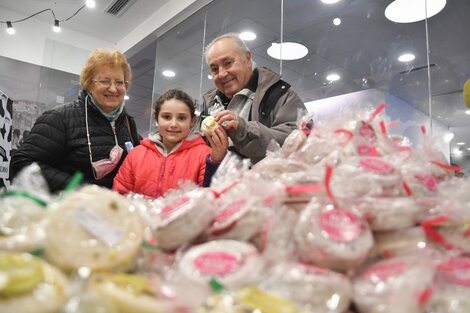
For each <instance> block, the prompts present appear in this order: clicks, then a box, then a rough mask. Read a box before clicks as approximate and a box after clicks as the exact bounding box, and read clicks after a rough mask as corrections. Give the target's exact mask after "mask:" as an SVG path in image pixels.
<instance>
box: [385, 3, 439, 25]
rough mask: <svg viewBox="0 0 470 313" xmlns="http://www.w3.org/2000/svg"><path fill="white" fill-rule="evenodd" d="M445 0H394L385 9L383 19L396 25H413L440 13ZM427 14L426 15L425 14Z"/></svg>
mask: <svg viewBox="0 0 470 313" xmlns="http://www.w3.org/2000/svg"><path fill="white" fill-rule="evenodd" d="M445 6H446V0H395V1H393V2H392V3H390V4H389V5H388V6H387V8H385V17H387V18H388V19H389V20H390V21H392V22H396V23H413V22H418V21H422V20H424V19H425V18H426V15H427V18H431V17H433V16H434V15H436V14H437V13H439V12H441V11H442V9H444V7H445ZM426 12H427V14H426Z"/></svg>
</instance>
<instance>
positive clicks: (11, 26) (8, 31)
mask: <svg viewBox="0 0 470 313" xmlns="http://www.w3.org/2000/svg"><path fill="white" fill-rule="evenodd" d="M7 33H8V34H9V35H13V34H14V33H15V29H14V28H13V25H11V22H10V21H8V22H7Z"/></svg>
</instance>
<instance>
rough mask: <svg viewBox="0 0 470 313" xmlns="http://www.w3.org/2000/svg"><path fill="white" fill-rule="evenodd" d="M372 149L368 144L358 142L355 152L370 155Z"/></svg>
mask: <svg viewBox="0 0 470 313" xmlns="http://www.w3.org/2000/svg"><path fill="white" fill-rule="evenodd" d="M373 151H374V149H373V148H371V147H370V146H368V145H364V144H359V145H357V154H359V155H360V156H370V155H373Z"/></svg>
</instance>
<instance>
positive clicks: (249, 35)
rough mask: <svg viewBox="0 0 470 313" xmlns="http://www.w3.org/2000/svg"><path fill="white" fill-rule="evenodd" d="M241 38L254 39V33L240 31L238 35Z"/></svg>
mask: <svg viewBox="0 0 470 313" xmlns="http://www.w3.org/2000/svg"><path fill="white" fill-rule="evenodd" d="M238 37H239V38H240V39H241V40H248V41H250V40H255V39H256V34H255V33H253V32H250V31H246V32H241V33H240V35H239V36H238Z"/></svg>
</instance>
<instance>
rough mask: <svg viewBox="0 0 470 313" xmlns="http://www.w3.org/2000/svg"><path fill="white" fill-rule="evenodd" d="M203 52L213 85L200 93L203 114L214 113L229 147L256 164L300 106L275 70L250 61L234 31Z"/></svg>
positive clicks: (290, 125)
mask: <svg viewBox="0 0 470 313" xmlns="http://www.w3.org/2000/svg"><path fill="white" fill-rule="evenodd" d="M205 53H206V55H205V56H206V61H207V64H208V65H209V68H210V72H211V75H212V79H213V81H214V84H215V86H216V88H215V89H213V90H211V91H209V92H208V93H206V94H205V95H204V107H203V110H202V115H203V116H207V115H213V116H215V120H216V121H217V123H218V124H219V125H222V126H223V127H224V128H225V129H226V130H227V131H228V135H229V137H230V139H231V147H230V149H231V150H232V151H235V152H237V153H238V154H239V155H241V156H242V157H245V158H250V159H251V161H252V163H256V162H258V161H259V160H261V159H262V158H264V156H265V155H266V148H267V146H268V144H269V142H270V141H271V140H275V141H276V142H278V143H279V144H281V145H282V143H283V142H284V140H285V139H286V137H287V136H288V135H289V134H290V132H291V131H292V130H294V129H295V128H296V119H297V111H298V110H297V109H299V108H301V109H304V110H305V105H304V103H303V102H302V100H301V99H300V97H299V96H298V95H297V94H296V93H295V92H294V91H293V90H292V88H290V85H289V84H288V83H286V82H285V81H283V80H282V79H281V77H280V75H279V74H276V73H274V72H273V71H271V70H270V69H267V68H264V67H255V66H254V65H253V62H252V59H251V52H250V50H249V49H248V47H247V46H246V44H245V43H244V42H243V40H241V39H240V38H239V37H238V34H235V33H229V34H225V35H222V36H219V37H217V38H215V39H214V40H213V41H212V42H211V43H210V44H209V45H208V46H207V48H206V52H205Z"/></svg>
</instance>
